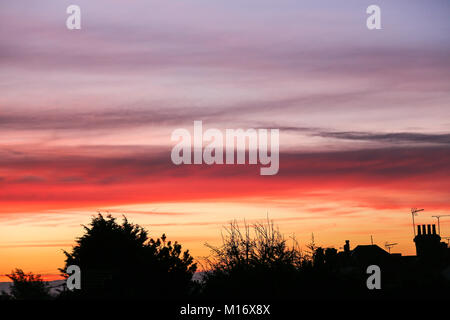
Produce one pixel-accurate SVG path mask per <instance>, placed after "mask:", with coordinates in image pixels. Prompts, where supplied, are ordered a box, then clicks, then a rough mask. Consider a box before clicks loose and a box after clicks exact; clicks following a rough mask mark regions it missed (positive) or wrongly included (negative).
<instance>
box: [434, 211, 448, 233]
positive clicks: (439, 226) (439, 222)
mask: <svg viewBox="0 0 450 320" xmlns="http://www.w3.org/2000/svg"><path fill="white" fill-rule="evenodd" d="M432 217H433V218H436V219H437V221H438V233H439V235H441V221H440V220H439V219H440V218H441V217H450V214H444V215H440V216H432Z"/></svg>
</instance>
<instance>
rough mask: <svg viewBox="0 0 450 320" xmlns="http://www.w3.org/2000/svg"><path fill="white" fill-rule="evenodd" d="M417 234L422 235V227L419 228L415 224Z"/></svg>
mask: <svg viewBox="0 0 450 320" xmlns="http://www.w3.org/2000/svg"><path fill="white" fill-rule="evenodd" d="M417 235H418V236H421V235H422V229H420V225H418V226H417Z"/></svg>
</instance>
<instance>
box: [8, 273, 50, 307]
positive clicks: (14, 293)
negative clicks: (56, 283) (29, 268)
mask: <svg viewBox="0 0 450 320" xmlns="http://www.w3.org/2000/svg"><path fill="white" fill-rule="evenodd" d="M6 276H7V277H8V278H9V279H11V280H12V285H11V292H10V293H9V294H5V293H3V298H4V299H7V298H9V299H11V300H48V299H50V298H51V296H50V288H49V287H48V284H47V283H46V282H44V281H43V280H42V278H41V275H39V274H36V275H35V274H33V273H32V272H30V273H25V272H23V271H22V270H21V269H16V270H14V271H12V272H11V274H8V275H6Z"/></svg>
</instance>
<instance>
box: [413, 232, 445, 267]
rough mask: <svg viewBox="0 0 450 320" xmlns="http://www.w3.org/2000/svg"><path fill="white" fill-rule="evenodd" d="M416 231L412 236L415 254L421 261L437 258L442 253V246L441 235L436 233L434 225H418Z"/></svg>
mask: <svg viewBox="0 0 450 320" xmlns="http://www.w3.org/2000/svg"><path fill="white" fill-rule="evenodd" d="M417 231H418V232H417V235H416V236H415V238H414V242H415V243H416V254H417V256H418V257H419V258H421V259H422V260H423V261H434V260H436V259H439V257H440V256H441V255H442V248H443V246H442V243H441V237H440V236H439V235H438V234H436V225H435V224H433V225H431V224H428V225H425V224H423V225H422V226H420V225H418V226H417ZM444 245H445V244H444Z"/></svg>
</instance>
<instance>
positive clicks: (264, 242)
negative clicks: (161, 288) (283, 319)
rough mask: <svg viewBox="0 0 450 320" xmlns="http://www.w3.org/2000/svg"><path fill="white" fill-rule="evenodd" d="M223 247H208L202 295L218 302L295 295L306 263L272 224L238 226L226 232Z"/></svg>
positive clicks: (300, 254)
mask: <svg viewBox="0 0 450 320" xmlns="http://www.w3.org/2000/svg"><path fill="white" fill-rule="evenodd" d="M225 232H226V233H225V235H222V245H221V246H219V247H215V246H211V245H208V244H207V246H208V247H209V248H210V249H211V251H212V255H211V257H209V258H208V259H207V270H208V271H207V272H206V273H205V277H204V288H203V294H204V296H205V297H216V298H247V299H248V298H266V299H267V298H276V297H279V298H282V297H286V296H289V295H291V294H293V292H294V291H295V290H296V288H295V283H297V282H298V276H299V275H300V274H299V272H298V270H299V269H300V268H301V266H302V265H303V263H304V256H303V255H302V253H301V251H300V249H299V248H298V245H297V243H296V241H295V239H293V244H292V246H290V245H289V244H288V241H287V240H286V239H285V238H284V237H283V235H282V234H281V233H280V232H279V230H278V229H276V228H275V227H274V225H273V223H272V222H271V221H267V222H264V223H257V224H255V225H253V226H249V225H248V224H246V223H244V228H243V230H241V228H240V226H239V225H238V223H237V222H232V223H231V224H230V226H229V227H226V228H225Z"/></svg>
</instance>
